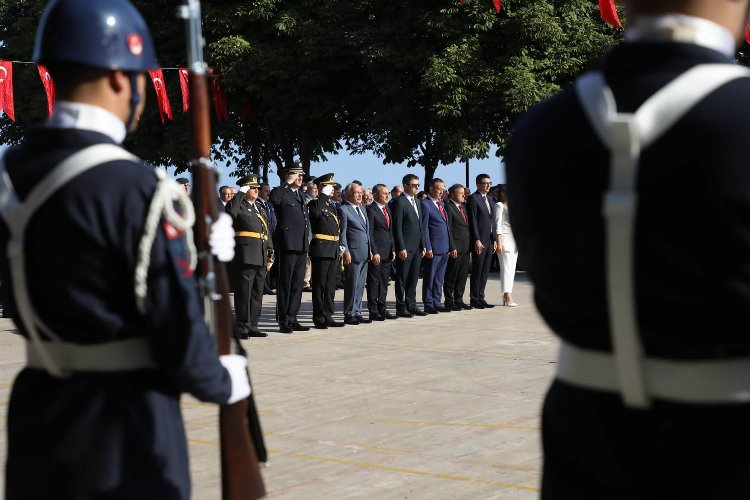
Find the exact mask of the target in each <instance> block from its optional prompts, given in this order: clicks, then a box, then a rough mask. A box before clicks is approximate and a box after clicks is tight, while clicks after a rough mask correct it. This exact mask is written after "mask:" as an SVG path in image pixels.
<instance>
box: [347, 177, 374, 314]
mask: <svg viewBox="0 0 750 500" xmlns="http://www.w3.org/2000/svg"><path fill="white" fill-rule="evenodd" d="M344 196H345V200H344V202H343V203H342V204H341V206H340V207H339V221H340V223H341V240H340V243H341V246H342V247H343V248H344V255H343V260H344V265H345V266H346V267H345V269H344V273H345V280H344V323H346V324H347V325H358V324H360V323H370V322H371V320H370V319H369V318H364V317H363V316H362V294H363V293H364V291H365V281H367V262H368V261H369V260H370V230H369V226H368V223H367V214H366V213H365V206H364V205H363V204H362V186H361V185H360V184H355V183H353V182H352V183H350V184H349V185H347V186H346V188H345V189H344Z"/></svg>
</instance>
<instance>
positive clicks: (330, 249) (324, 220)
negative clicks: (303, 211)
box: [307, 193, 340, 259]
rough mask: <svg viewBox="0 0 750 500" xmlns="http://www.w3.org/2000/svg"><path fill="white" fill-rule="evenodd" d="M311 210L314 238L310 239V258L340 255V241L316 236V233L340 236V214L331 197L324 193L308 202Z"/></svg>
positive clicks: (327, 257) (330, 257)
mask: <svg viewBox="0 0 750 500" xmlns="http://www.w3.org/2000/svg"><path fill="white" fill-rule="evenodd" d="M307 208H308V210H309V211H310V226H311V227H312V234H313V239H312V241H310V258H314V257H317V258H323V259H335V258H336V257H338V256H339V244H340V242H339V241H330V240H325V239H321V238H316V237H315V236H314V235H316V234H327V235H328V236H335V237H336V238H338V236H339V230H340V222H339V216H338V213H337V211H336V207H335V206H334V205H333V203H332V202H331V199H330V198H329V197H328V196H326V195H324V194H323V193H319V194H318V198H317V199H314V200H311V201H310V203H308V204H307Z"/></svg>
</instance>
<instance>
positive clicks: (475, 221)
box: [466, 174, 497, 309]
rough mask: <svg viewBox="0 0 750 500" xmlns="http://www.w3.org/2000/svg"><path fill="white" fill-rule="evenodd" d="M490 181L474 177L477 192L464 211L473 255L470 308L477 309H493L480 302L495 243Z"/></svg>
mask: <svg viewBox="0 0 750 500" xmlns="http://www.w3.org/2000/svg"><path fill="white" fill-rule="evenodd" d="M490 187H492V179H491V178H490V176H489V175H487V174H479V175H477V190H476V192H475V193H474V194H472V195H471V196H469V200H468V201H467V202H466V211H467V213H468V216H469V229H470V230H471V241H472V245H473V247H474V248H473V250H474V253H473V255H472V260H471V277H470V279H469V295H470V297H471V302H470V304H471V305H472V306H473V307H475V308H477V309H485V308H491V307H495V306H494V304H488V303H487V301H486V300H484V289H485V287H486V286H487V278H489V275H490V264H492V255H493V254H494V253H495V252H497V242H496V241H495V240H496V238H495V224H494V222H493V221H494V220H495V200H494V199H492V198H491V197H490V196H489V192H490Z"/></svg>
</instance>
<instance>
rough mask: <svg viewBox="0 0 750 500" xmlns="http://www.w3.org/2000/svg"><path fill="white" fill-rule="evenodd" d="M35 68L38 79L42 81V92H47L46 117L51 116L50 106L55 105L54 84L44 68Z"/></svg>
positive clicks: (38, 66)
mask: <svg viewBox="0 0 750 500" xmlns="http://www.w3.org/2000/svg"><path fill="white" fill-rule="evenodd" d="M36 67H37V69H38V70H39V78H41V79H42V84H43V85H44V91H45V92H47V116H52V106H54V105H55V82H53V81H52V77H51V76H50V75H49V71H47V67H46V66H44V65H43V64H37V65H36Z"/></svg>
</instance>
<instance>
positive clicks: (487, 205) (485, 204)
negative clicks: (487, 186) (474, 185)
mask: <svg viewBox="0 0 750 500" xmlns="http://www.w3.org/2000/svg"><path fill="white" fill-rule="evenodd" d="M482 198H484V206H486V207H487V211H488V212H490V213H492V210H490V202H489V200H488V199H487V195H486V194H483V195H482Z"/></svg>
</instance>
